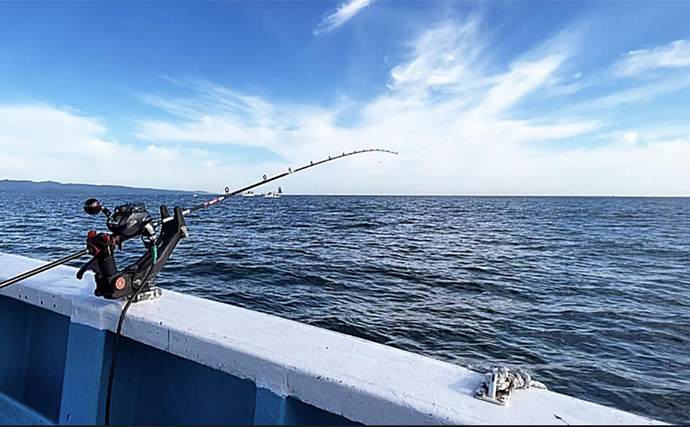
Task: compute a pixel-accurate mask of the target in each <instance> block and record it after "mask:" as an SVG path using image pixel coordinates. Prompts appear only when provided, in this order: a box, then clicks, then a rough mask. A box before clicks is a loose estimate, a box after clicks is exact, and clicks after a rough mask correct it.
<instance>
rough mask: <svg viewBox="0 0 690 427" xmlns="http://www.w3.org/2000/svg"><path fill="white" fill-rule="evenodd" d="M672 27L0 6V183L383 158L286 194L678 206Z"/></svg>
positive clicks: (675, 15) (310, 11)
mask: <svg viewBox="0 0 690 427" xmlns="http://www.w3.org/2000/svg"><path fill="white" fill-rule="evenodd" d="M688 16H690V3H688V2H680V1H675V2H663V1H654V2H652V1H650V2H644V1H634V2H624V1H606V2H575V1H547V2H539V1H524V2H520V1H515V2H512V1H496V2H489V1H483V2H469V1H463V2H459V1H451V2H445V1H420V2H413V1H384V0H378V1H376V0H346V1H342V2H336V1H323V2H322V1H299V2H289V1H265V2H248V1H234V2H224V1H214V2H159V1H156V2H49V3H43V2H40V3H39V2H21V3H20V2H0V179H3V178H9V179H33V180H57V181H62V182H85V183H108V184H123V185H134V186H155V187H161V188H177V189H204V190H208V191H221V190H222V188H223V187H225V186H226V185H229V186H230V187H239V186H241V185H243V184H246V183H249V182H253V181H255V180H256V179H257V178H258V177H260V176H261V175H262V174H264V173H267V174H269V175H271V174H274V173H279V172H282V171H283V170H284V169H286V168H287V167H288V166H292V167H295V166H299V165H301V164H304V163H307V162H308V161H310V160H317V159H318V158H320V157H325V156H328V155H331V154H335V153H340V152H343V151H349V150H352V149H359V148H370V147H381V148H390V149H393V150H396V151H400V155H399V156H397V157H393V156H387V155H383V154H381V155H378V154H374V155H363V156H358V157H356V158H350V159H348V160H343V161H340V162H338V163H334V164H329V165H328V166H323V167H320V168H318V169H314V170H310V171H309V172H305V173H304V174H297V175H294V176H291V177H289V178H287V179H286V180H285V182H283V183H282V184H281V185H282V187H283V190H284V191H287V192H292V193H332V194H336V193H345V194H540V195H546V194H564V195H590V194H592V195H612V194H615V195H686V196H687V195H690V113H688V112H689V111H690V25H688V24H687V17H688ZM95 163H96V164H110V165H117V166H116V167H102V168H100V167H99V168H98V170H94V166H93V165H94V164H95ZM268 190H269V189H266V191H268Z"/></svg>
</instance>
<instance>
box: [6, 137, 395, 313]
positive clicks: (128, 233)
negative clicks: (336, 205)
mask: <svg viewBox="0 0 690 427" xmlns="http://www.w3.org/2000/svg"><path fill="white" fill-rule="evenodd" d="M374 152H381V153H389V154H398V153H397V152H395V151H391V150H385V149H379V148H372V149H366V150H355V151H351V152H348V153H345V152H344V153H342V154H339V155H337V156H328V158H327V159H323V160H320V161H317V162H314V161H311V162H309V164H307V165H304V166H301V167H299V168H296V169H292V168H288V170H287V171H286V172H283V173H280V174H278V175H275V176H272V177H270V178H269V177H267V176H266V175H264V176H263V179H262V180H261V181H258V182H255V183H253V184H250V185H247V186H245V187H242V188H240V189H237V190H234V191H229V189H228V187H226V188H225V194H224V195H222V196H220V197H216V198H214V199H211V200H208V201H206V202H204V203H201V204H198V205H196V206H192V207H191V208H188V209H185V210H182V209H181V208H180V207H175V208H174V210H173V214H172V215H171V214H170V212H169V211H168V208H167V207H166V206H165V205H161V206H160V219H159V220H154V219H153V217H152V216H151V214H150V213H149V212H148V211H147V210H146V206H145V205H144V204H143V203H136V204H135V203H128V204H123V205H120V206H117V207H116V208H114V210H113V211H112V212H111V211H110V210H109V209H108V208H106V207H105V206H102V205H101V204H100V202H99V201H98V200H96V199H88V200H87V201H86V202H85V203H84V211H85V212H86V213H88V214H90V215H97V214H99V213H103V214H104V215H105V216H106V225H107V228H108V229H109V231H110V233H98V232H96V231H95V230H91V231H89V233H88V234H87V238H86V249H85V250H81V251H79V252H75V253H73V254H71V255H68V256H65V257H63V258H60V259H58V260H55V261H52V262H50V263H48V264H45V265H43V266H40V267H37V268H35V269H33V270H29V271H27V272H24V273H21V274H19V275H17V276H15V277H12V278H9V279H7V280H5V281H2V282H0V289H2V288H5V287H7V286H10V285H13V284H15V283H17V282H20V281H22V280H25V279H28V278H29V277H32V276H35V275H37V274H40V273H43V272H45V271H47V270H50V269H52V268H54V267H57V266H59V265H63V264H66V263H68V262H70V261H73V260H75V259H78V258H81V257H84V256H86V255H91V257H92V258H91V260H89V261H88V262H87V263H86V264H84V265H83V266H82V268H81V269H79V271H78V272H77V278H78V279H80V280H81V279H82V277H83V275H84V274H85V273H86V271H89V270H91V271H93V272H94V273H95V279H96V289H95V291H94V294H95V295H96V296H102V297H104V298H106V299H120V298H124V297H132V296H133V295H134V293H135V291H136V290H137V289H140V288H142V287H150V286H151V285H152V283H153V280H154V278H155V277H156V275H157V274H158V272H160V270H161V269H162V268H163V266H164V265H165V263H166V262H167V260H168V258H169V257H170V255H171V254H172V251H173V249H174V248H175V247H176V246H177V244H178V243H179V241H180V240H181V239H183V238H185V237H187V236H188V235H189V234H188V231H187V226H186V223H185V219H184V217H185V216H186V215H188V214H190V213H192V212H196V211H198V210H201V209H204V208H207V207H209V206H212V205H214V204H217V203H220V202H222V201H223V200H226V199H228V198H230V197H233V196H236V195H238V194H241V193H243V192H245V191H248V190H251V189H253V188H256V187H259V186H261V185H264V184H268V183H269V182H272V181H275V180H278V179H281V178H284V177H286V176H288V175H291V174H293V173H297V172H301V171H303V170H306V169H309V168H312V167H315V166H318V165H321V164H324V163H328V162H331V161H334V160H338V159H342V158H344V157H348V156H352V155H355V154H363V153H374ZM157 229H160V233H157ZM134 237H141V239H142V242H143V243H144V246H145V247H146V249H147V251H146V253H144V255H142V256H141V257H140V258H139V260H137V261H136V262H135V263H134V264H132V265H130V266H128V267H126V268H124V269H122V270H118V268H117V265H116V262H115V257H114V251H115V248H116V247H117V248H119V249H120V250H122V244H123V243H124V242H125V241H127V240H129V239H131V238H134ZM144 294H145V293H144ZM134 302H136V301H134Z"/></svg>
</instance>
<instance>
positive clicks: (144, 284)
mask: <svg viewBox="0 0 690 427" xmlns="http://www.w3.org/2000/svg"><path fill="white" fill-rule="evenodd" d="M154 264H155V262H153V263H151V268H150V269H149V275H150V273H151V270H153V266H154ZM149 275H147V276H146V280H144V281H143V282H142V284H141V287H140V288H139V289H137V290H136V291H134V293H133V294H132V296H131V297H130V298H129V299H128V300H127V303H126V304H125V306H124V307H123V308H122V313H120V319H119V320H118V321H117V331H116V332H115V345H114V346H113V357H112V359H111V362H110V374H109V375H108V391H107V392H106V395H105V423H104V424H105V425H107V426H109V425H110V401H111V399H112V393H113V380H114V379H115V365H116V364H117V352H118V349H119V347H120V337H121V336H122V325H123V324H124V323H125V314H127V310H128V309H129V306H130V305H132V302H134V300H135V299H136V298H137V295H139V292H141V290H142V289H144V288H146V287H148V286H147V282H148V281H149Z"/></svg>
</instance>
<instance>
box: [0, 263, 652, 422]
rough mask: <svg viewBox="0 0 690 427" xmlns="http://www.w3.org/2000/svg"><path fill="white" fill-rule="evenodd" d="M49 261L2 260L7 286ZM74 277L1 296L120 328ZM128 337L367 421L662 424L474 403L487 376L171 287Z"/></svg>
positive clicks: (574, 403)
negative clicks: (22, 274)
mask: <svg viewBox="0 0 690 427" xmlns="http://www.w3.org/2000/svg"><path fill="white" fill-rule="evenodd" d="M44 263H45V262H44V261H40V260H36V259H32V258H27V257H23V256H17V255H11V254H2V253H0V280H4V279H6V278H9V277H12V276H14V275H16V274H19V273H21V272H24V271H27V270H30V269H32V268H35V267H37V266H40V265H42V264H44ZM75 273H76V269H75V268H72V267H67V266H61V267H57V268H55V269H53V270H50V271H48V272H45V273H42V274H40V275H37V276H34V277H32V278H30V279H28V280H26V281H24V282H20V283H18V284H15V285H13V286H10V287H8V288H5V289H3V290H0V295H6V296H10V297H13V298H16V299H19V300H22V301H25V302H27V303H30V304H33V305H36V306H39V307H42V308H46V309H48V310H52V311H54V312H57V313H60V314H63V315H65V316H68V317H70V318H71V321H72V322H75V323H80V324H84V325H88V326H92V327H94V328H97V329H108V330H110V331H114V330H115V329H116V326H117V319H118V316H119V314H120V311H121V308H122V305H123V304H124V303H123V302H118V301H108V300H104V299H102V298H97V297H95V296H94V295H93V288H94V284H93V283H94V282H93V277H92V274H91V273H88V274H87V275H86V276H85V277H84V280H82V281H79V280H77V279H76V278H75ZM123 334H124V335H125V336H127V337H129V338H132V339H135V340H137V341H139V342H142V343H144V344H147V345H150V346H152V347H155V348H158V349H160V350H164V351H167V352H169V353H172V354H175V355H177V356H181V357H184V358H186V359H189V360H192V361H195V362H198V363H200V364H203V365H206V366H209V367H211V368H213V369H217V370H220V371H223V372H226V373H228V374H231V375H234V376H237V377H240V378H243V379H248V380H251V381H253V382H254V383H255V384H256V385H257V386H258V387H263V388H266V389H269V390H271V391H272V392H274V393H276V394H278V395H281V396H288V395H289V396H293V397H296V398H298V399H300V400H301V401H303V402H306V403H308V404H311V405H314V406H316V407H318V408H321V409H324V410H327V411H329V412H332V413H336V414H339V415H343V416H345V417H347V418H349V419H351V420H354V421H359V422H362V423H365V424H564V425H565V422H567V423H568V424H571V425H572V424H637V425H640V424H663V423H660V422H658V421H655V420H651V419H648V418H644V417H641V416H638V415H634V414H630V413H627V412H624V411H620V410H617V409H612V408H608V407H605V406H601V405H598V404H594V403H590V402H586V401H583V400H580V399H576V398H573V397H570V396H566V395H562V394H559V393H555V392H551V391H547V390H539V389H529V390H519V391H516V392H514V393H513V395H512V396H511V400H510V402H509V405H508V406H505V407H502V406H497V405H493V404H491V403H487V402H483V401H480V400H478V399H475V398H474V397H473V396H472V392H473V391H474V389H475V388H476V387H477V385H478V384H479V383H480V382H481V381H482V379H483V376H482V375H481V374H479V373H476V372H473V371H470V370H469V369H466V368H463V367H461V366H457V365H453V364H450V363H446V362H441V361H438V360H435V359H432V358H428V357H425V356H421V355H417V354H414V353H410V352H407V351H403V350H398V349H395V348H392V347H388V346H385V345H381V344H377V343H373V342H370V341H366V340H363V339H360V338H356V337H351V336H348V335H344V334H340V333H337V332H332V331H328V330H325V329H321V328H317V327H313V326H310V325H305V324H301V323H298V322H294V321H291V320H287V319H283V318H280V317H276V316H272V315H268V314H264V313H260V312H256V311H252V310H246V309H243V308H239V307H235V306H233V305H230V304H224V303H220V302H215V301H210V300H207V299H203V298H199V297H194V296H190V295H185V294H182V293H179V292H173V291H168V290H165V291H164V294H163V297H161V298H159V299H157V300H154V301H146V302H142V303H138V304H134V305H132V307H131V308H130V310H129V311H128V313H127V320H126V321H125V325H124V328H123ZM556 416H558V417H560V419H559V418H556ZM561 420H562V421H561Z"/></svg>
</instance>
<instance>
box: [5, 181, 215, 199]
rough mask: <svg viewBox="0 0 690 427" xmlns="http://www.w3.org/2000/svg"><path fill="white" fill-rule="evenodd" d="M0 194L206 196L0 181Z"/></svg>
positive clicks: (187, 192)
mask: <svg viewBox="0 0 690 427" xmlns="http://www.w3.org/2000/svg"><path fill="white" fill-rule="evenodd" d="M0 192H6V193H46V192H49V193H54V192H70V193H85V194H93V195H94V196H97V195H118V194H191V193H199V194H208V193H206V192H205V191H183V190H161V189H156V188H139V187H125V186H122V185H91V184H63V183H60V182H55V181H41V182H35V181H14V180H10V179H3V180H0Z"/></svg>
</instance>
